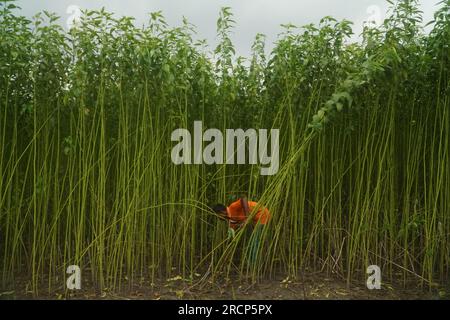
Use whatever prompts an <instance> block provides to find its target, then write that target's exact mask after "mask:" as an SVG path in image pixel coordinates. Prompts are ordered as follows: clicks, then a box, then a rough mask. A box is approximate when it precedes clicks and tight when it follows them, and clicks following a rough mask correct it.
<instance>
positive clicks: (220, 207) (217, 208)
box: [211, 203, 227, 214]
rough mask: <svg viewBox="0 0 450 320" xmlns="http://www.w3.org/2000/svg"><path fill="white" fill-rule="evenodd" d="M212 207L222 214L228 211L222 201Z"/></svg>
mask: <svg viewBox="0 0 450 320" xmlns="http://www.w3.org/2000/svg"><path fill="white" fill-rule="evenodd" d="M211 209H212V210H213V211H214V212H216V213H222V214H223V213H224V212H226V211H227V207H226V206H224V205H223V204H220V203H218V204H215V205H213V206H211Z"/></svg>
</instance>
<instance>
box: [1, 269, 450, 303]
mask: <svg viewBox="0 0 450 320" xmlns="http://www.w3.org/2000/svg"><path fill="white" fill-rule="evenodd" d="M136 282H138V281H134V283H135V284H133V285H126V286H125V287H122V288H120V289H119V288H116V289H115V290H111V289H108V288H104V289H103V290H99V289H96V288H95V287H93V286H90V285H89V283H88V282H87V281H84V282H83V285H82V289H81V290H75V291H67V290H66V289H64V287H63V286H61V289H60V290H53V291H50V292H49V290H48V289H47V288H46V287H45V286H43V287H42V290H40V292H39V295H38V296H33V294H32V292H31V291H29V290H28V288H29V282H28V281H26V280H22V281H20V282H16V285H15V288H14V289H10V290H1V291H0V299H36V298H37V299H118V300H123V299H125V300H129V299H150V300H171V299H206V300H208V299H217V300H222V299H223V300H233V299H244V300H253V299H257V300H265V299H274V300H285V299H295V300H303V299H312V300H316V299H343V300H351V299H364V300H372V299H377V300H378V299H389V300H403V299H408V300H409V299H449V297H450V296H449V294H448V293H449V291H448V288H447V289H442V288H436V289H432V290H429V289H427V288H419V287H417V282H415V283H416V284H413V283H410V284H406V286H405V285H404V284H403V283H402V284H394V283H389V282H383V284H382V287H381V289H380V290H369V289H367V287H366V284H365V282H364V281H360V282H356V281H355V282H352V283H351V284H349V285H347V283H346V281H344V280H341V279H337V278H332V277H329V276H327V275H323V274H305V275H304V280H303V281H302V280H301V279H289V278H284V279H283V278H282V277H279V278H274V279H271V280H264V281H260V282H259V283H253V284H251V283H250V282H248V283H246V281H242V280H241V281H238V280H228V281H224V280H222V281H211V280H210V281H205V282H201V283H200V282H191V281H186V280H183V279H182V278H181V277H174V278H171V279H168V280H165V281H158V282H156V283H149V282H148V281H144V280H143V279H142V280H141V283H140V284H136Z"/></svg>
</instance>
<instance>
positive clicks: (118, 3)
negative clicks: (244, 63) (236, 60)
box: [16, 0, 439, 56]
mask: <svg viewBox="0 0 450 320" xmlns="http://www.w3.org/2000/svg"><path fill="white" fill-rule="evenodd" d="M438 2H439V0H420V1H419V3H420V9H421V10H422V11H423V13H424V14H423V17H424V22H425V23H426V22H428V21H430V20H432V18H433V13H434V11H435V10H436V8H437V6H436V4H437V3H438ZM16 3H17V4H18V5H19V6H20V7H21V8H22V14H24V15H25V16H28V17H31V16H33V15H34V14H35V13H37V12H38V11H41V10H48V11H52V12H55V13H57V14H58V15H59V16H60V17H61V23H62V24H63V25H64V27H66V24H67V23H66V22H67V20H68V19H69V18H70V16H71V13H70V12H68V8H69V7H70V6H73V5H74V6H78V7H79V8H81V9H100V8H101V7H105V8H106V10H107V11H110V12H114V13H115V14H117V15H118V16H121V15H126V16H132V17H134V18H135V19H136V23H137V24H138V25H142V24H143V23H145V22H146V21H148V13H149V12H154V11H159V10H161V11H162V12H163V15H164V17H165V18H166V21H167V22H168V23H169V25H170V26H179V25H180V24H181V21H182V17H183V16H185V17H186V18H187V19H188V21H189V22H190V23H192V24H194V25H195V26H196V28H197V33H198V34H197V37H198V38H200V39H206V40H207V41H208V43H209V45H210V46H211V48H213V47H214V46H215V45H216V43H217V41H216V20H217V17H218V14H219V11H220V8H221V7H223V6H229V7H231V8H232V12H233V14H234V20H235V21H236V26H235V29H234V32H233V35H232V39H233V42H234V45H235V47H236V51H237V54H239V55H244V56H247V55H249V53H250V48H251V45H252V43H253V40H254V38H255V35H256V34H257V33H263V34H265V35H266V36H267V41H266V46H267V50H270V49H271V48H272V47H273V42H274V41H275V40H276V38H277V35H278V34H279V33H280V32H281V31H282V27H281V26H280V24H287V23H292V24H294V25H298V26H301V25H305V24H308V23H318V22H319V20H320V19H321V18H322V17H324V16H333V17H335V18H336V19H338V20H340V19H348V20H350V21H352V22H353V23H354V26H353V30H354V33H355V35H354V36H353V38H352V40H357V36H358V34H360V33H361V31H362V26H363V22H364V21H367V20H378V21H382V20H383V19H384V18H385V17H386V11H387V8H388V3H387V2H386V1H385V0H125V1H124V0H39V1H36V0H19V1H17V2H16Z"/></svg>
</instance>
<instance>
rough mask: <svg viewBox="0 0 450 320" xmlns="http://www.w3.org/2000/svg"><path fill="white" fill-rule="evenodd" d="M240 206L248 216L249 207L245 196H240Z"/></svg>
mask: <svg viewBox="0 0 450 320" xmlns="http://www.w3.org/2000/svg"><path fill="white" fill-rule="evenodd" d="M240 200H241V207H242V210H244V213H245V216H246V217H248V215H249V213H250V208H249V206H248V201H247V198H246V197H241V198H240Z"/></svg>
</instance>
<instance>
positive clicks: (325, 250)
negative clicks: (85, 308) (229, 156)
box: [0, 0, 450, 294]
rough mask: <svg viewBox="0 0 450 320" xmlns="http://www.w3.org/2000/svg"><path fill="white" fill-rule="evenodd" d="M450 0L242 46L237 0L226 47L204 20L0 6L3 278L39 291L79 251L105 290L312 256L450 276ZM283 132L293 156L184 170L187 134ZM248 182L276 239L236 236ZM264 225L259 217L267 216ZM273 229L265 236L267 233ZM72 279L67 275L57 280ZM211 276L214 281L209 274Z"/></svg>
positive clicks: (297, 265)
mask: <svg viewBox="0 0 450 320" xmlns="http://www.w3.org/2000/svg"><path fill="white" fill-rule="evenodd" d="M449 7H450V3H449V1H448V0H446V1H442V2H441V3H440V8H439V9H438V10H437V12H436V14H435V18H434V21H433V29H432V31H431V32H430V33H429V34H423V32H422V30H421V26H420V22H421V14H420V12H419V11H418V9H417V1H411V0H402V1H399V2H397V3H395V4H394V5H393V7H392V15H391V16H390V17H389V18H388V19H386V21H385V22H384V24H383V25H382V26H381V27H380V28H378V29H377V28H366V29H365V30H364V34H363V39H364V40H363V43H362V44H348V43H346V40H347V39H348V37H349V36H350V35H351V34H352V29H351V23H350V22H348V21H345V20H344V21H336V20H335V19H333V18H332V17H325V18H323V19H322V20H321V21H320V23H319V25H307V26H303V27H300V28H298V27H296V26H293V25H285V26H284V27H285V31H284V32H283V33H282V34H281V35H280V37H279V39H278V40H277V43H276V46H275V48H274V49H273V51H272V52H271V53H270V55H268V56H266V54H265V49H264V36H263V35H257V37H256V39H255V42H254V44H253V46H252V56H251V57H250V59H249V61H245V59H244V58H242V57H236V56H235V50H234V47H233V43H232V41H231V38H230V37H231V34H232V30H233V26H234V24H235V22H234V21H233V19H232V14H231V9H230V8H224V9H222V11H221V12H220V15H219V19H218V21H217V34H218V40H219V45H218V46H217V48H216V49H215V50H214V52H213V56H212V57H211V56H210V53H209V49H208V48H207V47H205V45H204V42H195V41H194V40H193V37H192V35H193V33H194V32H195V30H194V29H193V27H192V26H191V25H190V24H189V23H188V22H187V21H186V20H184V22H183V25H182V26H181V27H179V28H170V27H169V26H168V24H167V23H166V22H165V20H164V17H163V15H162V14H161V12H155V13H151V14H150V17H149V23H148V26H147V27H145V28H137V27H136V26H135V25H134V24H133V19H131V18H128V17H122V18H115V17H114V16H113V15H112V14H111V13H108V12H106V11H105V10H104V9H102V10H97V11H86V12H84V14H83V17H82V21H81V23H80V25H79V26H78V27H76V28H73V29H72V30H71V31H70V32H68V33H66V32H65V31H63V30H62V28H61V27H60V26H59V24H58V18H57V17H56V16H55V15H53V14H51V13H48V12H43V13H40V14H38V15H36V16H35V17H34V19H33V21H29V20H27V19H25V18H24V17H22V16H20V15H19V14H18V12H19V11H18V10H19V9H18V8H16V7H15V5H14V4H13V3H12V2H9V1H6V2H5V1H3V2H0V176H1V180H0V257H1V260H0V261H1V262H2V265H1V266H0V270H1V276H2V279H1V283H2V285H3V286H5V287H6V286H10V285H11V283H12V282H13V281H14V279H15V277H17V276H20V275H23V274H25V275H27V276H29V277H30V281H31V285H32V286H31V288H32V290H33V291H34V292H35V293H36V294H37V293H38V292H37V290H38V289H39V288H41V287H42V285H43V281H47V283H46V284H47V285H48V289H49V290H51V289H52V288H54V287H56V286H61V276H62V275H63V274H64V271H65V268H66V267H67V266H68V265H71V264H78V265H80V266H81V268H82V270H89V272H86V274H88V275H89V276H90V277H91V278H92V281H93V282H94V283H95V284H96V285H97V286H99V287H108V288H116V289H120V287H121V286H123V285H124V283H125V282H124V279H125V278H128V279H129V280H130V281H129V282H128V283H132V282H133V281H136V279H137V278H141V277H145V278H147V279H150V281H151V282H153V281H155V280H156V279H158V278H161V277H166V278H172V277H174V276H177V275H182V278H183V279H194V278H195V277H194V275H195V274H196V273H203V272H205V274H206V275H209V276H211V277H218V276H226V275H227V274H229V273H232V274H237V275H239V276H240V277H242V278H246V277H248V276H250V277H252V278H253V279H260V278H262V277H266V276H270V275H273V274H275V273H279V272H282V273H284V274H286V275H289V276H292V277H295V276H298V275H299V274H300V272H301V270H302V269H305V268H309V270H325V271H326V272H328V273H333V274H338V275H341V276H343V277H346V278H347V279H348V280H349V281H350V280H352V279H355V278H358V279H364V278H365V274H364V271H365V268H366V267H367V265H370V264H378V265H380V266H381V267H382V270H383V277H385V276H386V277H391V278H394V277H398V274H399V272H400V273H401V274H402V276H401V279H404V280H405V281H406V280H408V279H410V278H412V279H416V280H417V281H418V282H419V283H420V284H424V285H430V286H431V285H432V284H433V283H434V282H444V281H445V280H446V279H448V277H449V271H450V270H449V265H450V254H449V250H450V233H449V230H450V203H449V201H448V199H450V168H449V166H450V151H449V145H450V108H449V65H450V62H449V57H450V54H449V51H448V50H449V48H448V46H449V38H450V31H449V28H450V22H449ZM194 120H202V121H203V123H204V124H205V125H206V126H207V127H209V128H212V127H215V128H219V129H221V130H225V129H226V128H266V129H267V128H280V130H281V131H280V132H281V136H280V157H281V167H280V171H279V173H278V174H276V175H275V176H270V177H265V176H260V175H259V167H258V166H257V165H255V166H250V165H236V166H230V165H228V166H227V165H211V166H208V165H192V166H175V165H174V164H173V163H172V162H171V160H170V151H171V148H172V147H173V144H172V143H171V141H170V133H171V131H172V130H174V129H176V128H179V127H184V128H188V129H191V127H192V125H193V122H194ZM242 193H244V194H247V196H248V197H249V198H251V199H255V200H258V201H259V202H261V203H262V204H264V205H266V206H267V207H268V208H269V209H270V211H271V212H272V216H273V217H272V220H271V221H270V223H269V225H268V228H265V229H264V230H263V232H262V235H261V236H262V239H261V246H260V248H259V250H262V251H263V252H264V254H259V255H256V254H255V255H252V256H255V257H256V256H257V257H258V258H257V259H258V261H257V263H249V261H247V257H248V256H249V255H247V254H246V250H247V249H248V244H249V243H251V242H252V239H254V237H255V235H253V234H251V233H250V231H248V230H250V228H244V229H242V230H239V231H238V232H236V235H235V237H233V240H227V237H226V233H227V226H226V225H225V224H224V223H223V222H221V221H219V220H217V219H216V217H215V216H214V215H213V214H212V213H211V212H210V211H209V209H208V207H207V204H210V203H213V202H225V201H227V202H229V201H230V199H233V196H235V195H238V194H242ZM247 231H248V232H247ZM258 239H259V238H258ZM57 276H58V277H60V278H59V280H57ZM204 280H206V278H204Z"/></svg>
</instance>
